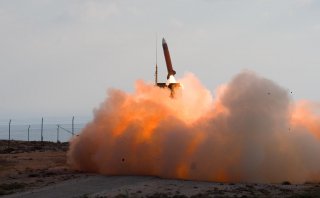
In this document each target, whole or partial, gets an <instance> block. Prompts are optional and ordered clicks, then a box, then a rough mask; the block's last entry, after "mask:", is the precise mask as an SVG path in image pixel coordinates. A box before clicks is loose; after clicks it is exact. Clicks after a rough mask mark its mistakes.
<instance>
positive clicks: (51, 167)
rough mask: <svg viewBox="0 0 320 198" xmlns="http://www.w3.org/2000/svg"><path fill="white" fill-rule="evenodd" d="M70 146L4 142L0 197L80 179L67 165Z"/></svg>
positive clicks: (1, 143)
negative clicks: (67, 152) (67, 153)
mask: <svg viewBox="0 0 320 198" xmlns="http://www.w3.org/2000/svg"><path fill="white" fill-rule="evenodd" d="M67 149H68V143H60V144H57V143H52V142H43V143H41V142H24V141H11V142H10V144H8V142H7V141H0V195H6V194H11V193H15V192H20V191H25V190H28V189H34V188H40V187H43V186H48V185H51V184H55V183H58V182H61V181H64V180H69V179H72V178H76V177H79V176H80V174H79V173H78V172H75V171H72V170H71V169H70V168H69V167H68V166H67V164H66V151H67Z"/></svg>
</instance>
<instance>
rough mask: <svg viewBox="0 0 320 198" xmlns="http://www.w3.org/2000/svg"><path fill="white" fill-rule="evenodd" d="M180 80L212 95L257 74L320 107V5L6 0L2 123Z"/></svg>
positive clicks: (73, 110)
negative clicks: (169, 68) (191, 78)
mask: <svg viewBox="0 0 320 198" xmlns="http://www.w3.org/2000/svg"><path fill="white" fill-rule="evenodd" d="M156 32H157V33H158V36H159V39H158V44H159V48H158V51H159V53H158V57H159V61H158V63H159V67H160V76H159V78H160V79H163V80H165V76H166V68H165V64H164V59H163V54H162V49H161V46H160V42H161V37H165V38H166V39H167V41H168V45H169V49H170V52H171V57H172V62H173V66H174V68H175V70H176V71H177V75H176V77H177V78H179V77H181V76H182V75H183V74H184V73H185V72H193V73H195V75H196V76H197V77H198V78H199V79H200V80H201V81H202V82H203V84H204V85H205V86H206V87H208V88H209V89H210V90H211V91H214V90H215V88H216V87H217V86H218V85H219V84H221V83H225V82H227V81H229V80H230V79H231V78H232V76H233V75H235V74H236V73H238V72H240V71H242V70H243V69H249V70H253V71H256V72H257V73H258V74H260V75H263V76H265V77H267V78H270V79H272V80H274V81H275V82H277V83H278V84H280V85H282V86H283V87H285V88H287V89H290V90H292V91H293V93H294V95H293V98H294V99H301V98H307V99H310V100H315V101H319V100H320V92H319V85H320V55H319V52H320V1H315V0H314V1H313V0H273V1H272V0H270V1H269V0H251V1H249V0H243V1H242V0H159V1H152V0H117V1H116V0H109V1H108V0H106V1H102V0H92V1H89V0H68V1H66V0H28V1H26V0H1V1H0V101H1V102H0V118H2V119H6V118H13V117H27V116H31V117H38V116H39V117H40V116H69V115H91V114H92V110H93V108H94V107H97V106H98V105H99V104H100V103H101V102H102V101H103V100H104V98H105V97H106V91H107V89H108V88H110V87H114V88H119V89H123V90H126V91H132V90H133V86H134V81H135V80H137V79H144V80H146V81H148V82H150V83H152V82H153V81H154V79H153V76H154V64H155V35H156Z"/></svg>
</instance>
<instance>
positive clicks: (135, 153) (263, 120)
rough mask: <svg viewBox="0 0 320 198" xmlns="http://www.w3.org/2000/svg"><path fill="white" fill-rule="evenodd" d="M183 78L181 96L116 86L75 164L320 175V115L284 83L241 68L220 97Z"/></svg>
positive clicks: (137, 171) (266, 177) (200, 174)
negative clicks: (129, 90)
mask: <svg viewBox="0 0 320 198" xmlns="http://www.w3.org/2000/svg"><path fill="white" fill-rule="evenodd" d="M180 82H181V83H182V84H183V86H184V88H183V89H180V90H178V91H177V93H176V95H175V98H174V99H171V98H170V97H169V95H170V92H169V90H167V89H162V88H158V87H155V86H154V85H149V84H146V83H144V82H143V81H138V82H137V83H136V89H135V92H134V93H125V92H123V91H120V90H110V91H109V94H108V98H107V99H106V101H105V102H104V103H102V104H101V106H100V108H99V109H98V110H96V111H95V116H94V119H93V120H92V122H90V123H89V124H88V125H87V126H86V127H85V128H84V129H83V131H82V132H81V134H80V136H78V137H76V138H74V139H72V140H71V145H70V149H69V151H68V162H69V164H70V165H71V166H72V167H73V168H75V169H78V170H84V171H90V172H97V173H102V174H106V175H154V176H160V177H164V178H183V179H193V180H206V181H234V182H236V181H248V182H281V181H284V180H290V181H292V182H304V181H310V180H320V155H319V154H320V138H319V119H320V118H319V116H317V115H316V114H314V113H312V112H311V111H309V110H310V109H308V108H306V107H305V106H304V105H302V106H301V105H299V104H300V103H298V105H297V107H296V106H295V105H294V104H293V103H292V102H291V101H290V99H289V96H288V93H287V92H286V91H285V90H284V89H283V88H281V87H279V86H278V85H276V84H275V83H273V82H272V81H270V80H267V79H264V78H262V77H259V76H257V75H255V74H254V73H251V72H243V73H240V74H238V75H237V76H236V77H235V78H234V79H233V80H232V81H231V82H230V83H228V84H226V85H224V86H221V87H220V88H219V89H218V91H217V92H216V96H215V97H213V96H212V94H211V92H210V91H209V90H207V89H206V88H205V87H203V86H202V85H201V83H200V82H199V81H198V80H197V79H196V77H195V76H193V75H192V74H188V75H186V76H185V77H184V78H183V79H181V80H180ZM292 109H293V110H292ZM315 137H318V138H315Z"/></svg>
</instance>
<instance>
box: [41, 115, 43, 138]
mask: <svg viewBox="0 0 320 198" xmlns="http://www.w3.org/2000/svg"><path fill="white" fill-rule="evenodd" d="M41 142H43V117H42V119H41Z"/></svg>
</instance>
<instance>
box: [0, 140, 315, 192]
mask: <svg viewBox="0 0 320 198" xmlns="http://www.w3.org/2000/svg"><path fill="white" fill-rule="evenodd" d="M67 150H68V143H53V142H43V143H41V142H25V141H11V142H10V144H8V142H7V141H0V196H2V197H320V183H304V184H291V183H290V181H284V182H282V183H279V184H258V183H220V182H200V181H185V180H173V179H161V178H158V177H148V176H102V175H96V174H93V173H83V172H79V171H74V170H72V169H71V168H70V167H69V166H68V164H67V163H66V151H67Z"/></svg>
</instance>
